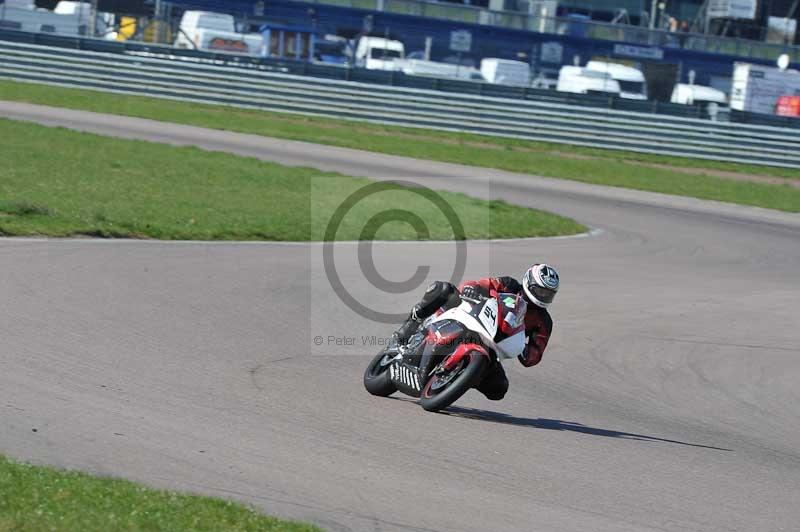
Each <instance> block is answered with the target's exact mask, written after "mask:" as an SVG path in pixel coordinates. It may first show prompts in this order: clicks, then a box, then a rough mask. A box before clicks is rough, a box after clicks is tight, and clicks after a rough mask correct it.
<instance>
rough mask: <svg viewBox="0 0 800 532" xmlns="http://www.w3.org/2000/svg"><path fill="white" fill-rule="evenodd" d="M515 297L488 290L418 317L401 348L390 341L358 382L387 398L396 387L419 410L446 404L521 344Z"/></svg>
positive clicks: (520, 308)
mask: <svg viewBox="0 0 800 532" xmlns="http://www.w3.org/2000/svg"><path fill="white" fill-rule="evenodd" d="M526 310H527V304H526V303H525V300H524V299H522V297H521V296H519V295H517V294H508V293H494V292H493V293H492V295H491V297H488V298H480V299H472V298H468V297H465V296H461V303H460V304H459V305H458V306H457V307H454V308H451V309H449V310H444V311H441V310H440V311H439V313H438V314H435V315H433V316H430V317H429V318H428V319H426V320H425V321H423V322H422V324H421V325H420V327H419V329H418V330H417V332H416V333H415V334H414V335H413V336H412V337H411V339H410V340H409V342H408V344H407V345H406V346H405V347H402V348H401V347H399V346H398V345H397V343H396V342H394V341H392V342H390V343H389V345H388V346H387V347H386V348H385V349H384V350H382V351H381V352H380V353H378V354H377V355H376V356H375V358H373V359H372V361H371V362H370V363H369V366H367V369H366V371H365V372H364V387H365V388H366V389H367V391H368V392H369V393H371V394H372V395H378V396H381V397H387V396H389V395H391V394H393V393H394V392H396V391H400V392H402V393H404V394H406V395H410V396H412V397H418V398H419V404H420V405H421V406H422V408H424V409H425V410H428V411H431V412H436V411H438V410H441V409H443V408H447V407H448V406H450V405H451V404H453V403H454V402H455V401H456V400H458V398H460V397H461V396H462V395H464V393H466V391H467V390H469V389H470V388H472V387H473V386H477V385H478V384H479V383H480V381H481V379H482V377H483V374H484V372H485V371H486V370H487V369H488V368H490V367H491V365H492V364H500V363H501V361H502V360H503V359H510V358H516V357H517V356H518V355H520V354H521V353H522V352H523V350H524V349H525V312H526Z"/></svg>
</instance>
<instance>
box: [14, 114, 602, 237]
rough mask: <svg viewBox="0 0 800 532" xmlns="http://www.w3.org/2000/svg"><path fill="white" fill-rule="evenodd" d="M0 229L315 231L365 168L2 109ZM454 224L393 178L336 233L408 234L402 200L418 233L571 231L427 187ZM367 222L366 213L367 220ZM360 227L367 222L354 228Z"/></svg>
mask: <svg viewBox="0 0 800 532" xmlns="http://www.w3.org/2000/svg"><path fill="white" fill-rule="evenodd" d="M0 138H2V139H3V140H2V143H0V158H1V159H2V161H3V164H2V165H0V235H6V236H11V235H47V236H74V235H87V236H99V237H132V238H158V239H165V240H175V239H182V240H183V239H185V240H278V241H308V240H322V239H323V236H324V233H325V231H326V228H327V226H328V221H329V220H330V218H331V216H332V215H333V213H334V212H335V211H336V209H337V208H338V207H339V206H340V205H341V204H342V202H343V201H344V200H345V199H346V198H347V197H348V196H349V195H350V194H351V193H352V192H354V191H356V190H358V189H360V188H361V187H363V186H365V185H367V184H369V183H372V182H371V181H369V180H367V179H363V178H352V177H345V176H339V175H334V174H325V173H323V172H320V171H318V170H315V169H312V168H296V167H286V166H281V165H278V164H273V163H267V162H262V161H259V160H256V159H253V158H246V157H238V156H234V155H229V154H225V153H219V152H209V151H204V150H200V149H197V148H188V147H174V146H169V145H166V144H158V143H152V142H144V141H134V140H123V139H116V138H110V137H104V136H99V135H93V134H89V133H80V132H76V131H71V130H68V129H63V128H50V127H45V126H40V125H36V124H30V123H26V122H16V121H11V120H3V119H0ZM436 196H438V197H439V198H441V199H442V200H444V202H445V203H446V204H447V205H449V206H450V207H452V209H453V211H454V212H455V214H456V215H457V218H458V220H459V221H460V222H461V223H462V224H463V227H464V231H463V232H461V233H456V232H455V231H454V230H453V229H452V227H451V225H450V224H449V223H447V220H446V219H445V215H444V214H443V213H442V212H441V210H440V209H439V208H438V207H437V206H436V205H435V204H434V203H432V202H431V201H429V200H428V199H427V198H425V197H421V196H419V195H417V194H413V193H410V192H409V191H408V190H407V189H403V188H402V187H394V189H393V190H388V191H383V192H381V193H379V194H374V195H372V196H369V197H367V198H365V199H364V200H363V201H361V202H358V203H357V204H356V205H355V206H354V207H353V209H352V210H351V211H350V212H349V213H347V215H346V216H345V217H344V218H343V219H342V220H341V225H340V226H339V230H338V232H337V233H336V235H335V239H337V240H359V239H371V238H372V237H373V235H374V238H375V239H378V240H414V239H417V238H419V236H418V234H417V232H416V231H415V229H414V228H413V227H412V225H411V224H410V223H407V222H399V221H389V222H388V223H380V222H381V220H384V219H385V216H384V217H383V218H382V217H378V218H375V216H376V215H377V214H378V213H386V212H389V211H393V210H396V209H398V207H400V206H401V207H402V208H403V209H404V210H408V211H411V212H413V213H415V214H417V215H418V216H419V218H421V219H422V220H424V222H425V225H426V227H427V229H428V233H427V234H424V233H423V235H422V238H424V239H432V240H452V239H454V238H518V237H528V236H555V235H568V234H576V233H581V232H584V231H585V230H586V228H585V227H583V226H582V225H580V224H578V223H576V222H574V221H572V220H570V219H568V218H563V217H560V216H556V215H554V214H550V213H546V212H542V211H537V210H533V209H527V208H524V207H517V206H512V205H509V204H507V203H504V202H501V201H484V200H479V199H475V198H471V197H468V196H465V195H462V194H455V193H449V192H441V193H436ZM370 220H371V221H372V223H371V224H370V223H368V221H370ZM365 227H366V230H364V228H365Z"/></svg>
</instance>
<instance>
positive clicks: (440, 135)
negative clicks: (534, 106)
mask: <svg viewBox="0 0 800 532" xmlns="http://www.w3.org/2000/svg"><path fill="white" fill-rule="evenodd" d="M0 99H5V100H15V101H23V102H30V103H38V104H44V105H54V106H59V107H67V108H72V109H84V110H89V111H96V112H103V113H112V114H119V115H126V116H135V117H141V118H149V119H153V120H161V121H165V122H175V123H180V124H190V125H195V126H202V127H208V128H214V129H224V130H230V131H238V132H243V133H252V134H257V135H264V136H269V137H278V138H284V139H292V140H303V141H308V142H315V143H319V144H328V145H332V146H343V147H348V148H357V149H362V150H369V151H374V152H380V153H388V154H395V155H404V156H408V157H415V158H419V159H428V160H435V161H445V162H453V163H460V164H466V165H473V166H482V167H487V168H499V169H503V170H510V171H514V172H522V173H529V174H535V175H543V176H549V177H557V178H564V179H572V180H576V181H584V182H587V183H595V184H600V185H610V186H616V187H625V188H633V189H639V190H648V191H652V192H661V193H665V194H673V195H680V196H692V197H696V198H701V199H711V200H718V201H725V202H730V203H739V204H743V205H753V206H758V207H765V208H771V209H779V210H784V211H789V212H800V187H799V186H798V180H800V170H793V169H785V168H773V167H766V166H753V165H743V164H735V163H723V162H717V161H707V160H700V159H688V158H678V157H670V156H662V155H648V154H640V153H635V152H625V151H616V150H602V149H592V148H581V147H576V146H569V145H566V144H553V143H544V142H532V141H523V140H515V139H505V138H498V137H489V136H482V135H473V134H465V133H452V132H442V131H433V130H423V129H414V128H404V127H397V126H383V125H376V124H368V123H364V122H352V121H344V120H336V119H330V118H316V117H304V116H298V115H291V114H282V113H272V112H265V111H256V110H247V109H238V108H232V107H225V106H220V105H203V104H193V103H186V102H176V101H170V100H163V99H158V98H146V97H139V96H123V95H118V94H106V93H102V92H95V91H88V90H81V89H65V88H59V87H50V86H46V85H38V84H30V83H17V82H11V81H0Z"/></svg>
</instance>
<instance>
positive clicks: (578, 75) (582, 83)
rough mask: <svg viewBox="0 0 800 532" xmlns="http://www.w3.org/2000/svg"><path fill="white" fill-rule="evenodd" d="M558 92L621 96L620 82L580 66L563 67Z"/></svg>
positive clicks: (605, 74)
mask: <svg viewBox="0 0 800 532" xmlns="http://www.w3.org/2000/svg"><path fill="white" fill-rule="evenodd" d="M556 90H557V91H561V92H572V93H575V94H613V95H616V96H619V94H620V90H621V89H620V86H619V82H618V81H617V80H615V79H614V78H612V77H611V76H610V75H609V74H608V73H606V72H601V71H598V70H589V69H588V68H586V67H580V66H570V65H567V66H563V67H561V70H559V71H558V83H557V84H556Z"/></svg>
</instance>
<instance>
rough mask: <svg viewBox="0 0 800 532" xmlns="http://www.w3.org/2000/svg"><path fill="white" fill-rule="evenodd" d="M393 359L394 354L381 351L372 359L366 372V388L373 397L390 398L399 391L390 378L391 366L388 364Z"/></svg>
mask: <svg viewBox="0 0 800 532" xmlns="http://www.w3.org/2000/svg"><path fill="white" fill-rule="evenodd" d="M393 358H394V354H393V353H387V352H386V351H381V352H380V353H378V354H377V355H376V356H375V358H373V359H372V361H371V362H370V363H369V365H368V366H367V369H366V370H365V371H364V388H366V389H367V391H368V392H369V393H371V394H372V395H377V396H378V397H388V396H390V395H392V394H393V393H394V392H396V391H397V386H395V385H394V383H393V382H392V380H391V379H390V378H389V366H391V364H389V363H388V362H389V361H390V360H392V359H393Z"/></svg>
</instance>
